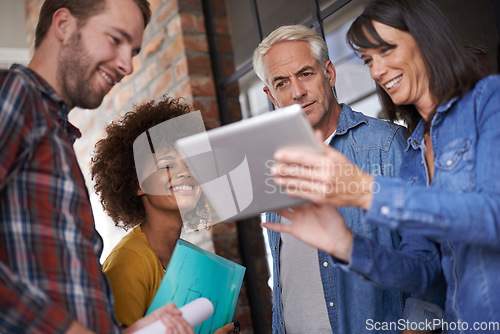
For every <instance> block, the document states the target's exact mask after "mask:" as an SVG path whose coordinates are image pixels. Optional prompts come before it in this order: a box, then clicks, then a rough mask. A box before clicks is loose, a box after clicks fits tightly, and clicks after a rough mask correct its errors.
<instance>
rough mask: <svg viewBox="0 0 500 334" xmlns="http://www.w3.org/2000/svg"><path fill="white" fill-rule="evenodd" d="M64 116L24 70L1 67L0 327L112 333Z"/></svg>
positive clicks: (108, 299)
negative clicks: (76, 325)
mask: <svg viewBox="0 0 500 334" xmlns="http://www.w3.org/2000/svg"><path fill="white" fill-rule="evenodd" d="M68 112H69V109H68V106H67V105H66V104H65V103H64V102H63V101H62V100H61V99H60V97H58V96H57V94H56V93H55V92H54V90H53V89H52V88H51V87H50V86H49V85H48V84H47V82H45V81H44V80H43V79H42V78H41V77H40V76H38V75H37V74H36V73H34V72H33V71H31V70H29V69H27V68H25V67H22V66H19V65H14V66H13V67H11V69H10V70H8V71H5V70H2V71H0V333H28V332H29V333H63V332H65V330H67V328H68V326H69V324H70V322H71V321H72V320H75V319H76V320H77V321H79V322H80V323H82V324H83V325H85V326H87V327H88V328H89V329H91V330H93V331H95V332H99V333H112V332H119V331H120V328H119V325H118V323H117V322H116V320H115V318H114V316H113V314H114V312H113V302H112V296H111V290H110V288H109V285H108V283H107V280H106V278H105V276H104V274H103V273H102V271H101V265H100V264H99V262H98V259H99V256H100V254H101V251H102V239H101V238H100V236H99V234H98V233H97V231H96V230H95V227H94V221H93V216H92V210H91V206H90V201H89V197H88V192H87V188H86V186H85V181H84V179H83V175H82V173H81V171H80V168H79V165H78V163H77V160H76V157H75V153H74V150H73V142H74V140H75V139H76V138H78V137H80V132H79V131H78V129H76V128H75V127H74V126H73V125H71V124H70V123H68V118H67V116H68Z"/></svg>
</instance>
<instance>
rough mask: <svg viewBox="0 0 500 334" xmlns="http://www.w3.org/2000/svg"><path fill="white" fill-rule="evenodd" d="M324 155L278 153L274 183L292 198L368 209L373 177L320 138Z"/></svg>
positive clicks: (281, 151) (272, 171)
mask: <svg viewBox="0 0 500 334" xmlns="http://www.w3.org/2000/svg"><path fill="white" fill-rule="evenodd" d="M318 141H320V144H321V147H322V153H314V152H310V151H305V150H298V149H294V148H286V149H281V150H278V151H277V152H276V153H275V155H274V159H275V161H276V164H275V165H273V166H272V168H271V173H272V174H273V175H274V177H275V179H274V182H275V183H276V184H277V185H279V186H282V187H283V188H284V189H285V191H286V193H287V194H288V195H290V196H294V197H301V198H304V199H307V200H309V201H311V202H313V203H329V204H331V205H333V206H335V207H340V206H356V207H359V208H362V209H365V210H367V209H369V208H370V206H371V203H372V196H373V195H372V192H373V187H374V180H373V176H372V175H371V174H368V173H364V172H363V171H362V170H361V169H359V168H358V167H357V166H356V165H355V164H353V163H352V162H351V161H349V160H348V159H347V158H346V157H345V156H344V155H343V154H342V153H340V152H339V151H336V150H335V149H333V148H332V147H330V146H328V145H325V144H324V143H323V142H322V141H321V139H319V138H318Z"/></svg>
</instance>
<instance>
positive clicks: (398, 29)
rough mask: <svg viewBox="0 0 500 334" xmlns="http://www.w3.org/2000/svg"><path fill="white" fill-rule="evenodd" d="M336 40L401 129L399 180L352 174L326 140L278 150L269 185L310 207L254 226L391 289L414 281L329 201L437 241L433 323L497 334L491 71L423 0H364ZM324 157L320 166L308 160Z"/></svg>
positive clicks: (499, 205) (497, 197) (498, 244)
mask: <svg viewBox="0 0 500 334" xmlns="http://www.w3.org/2000/svg"><path fill="white" fill-rule="evenodd" d="M347 40H348V42H349V43H350V45H351V46H352V47H353V48H354V49H355V50H356V51H358V52H359V54H360V56H361V58H362V59H363V60H364V62H365V63H366V64H367V66H368V67H369V68H370V72H371V76H372V78H373V79H374V80H375V82H376V83H377V90H378V93H379V96H380V99H381V101H382V104H383V109H384V110H385V111H386V112H387V113H388V116H389V118H391V119H397V118H399V119H402V120H404V121H405V122H406V123H407V125H408V127H409V128H410V130H411V131H413V133H412V135H411V136H410V138H409V139H408V148H407V150H408V155H407V157H406V158H405V160H404V161H403V164H402V166H401V173H400V174H401V178H402V179H400V180H398V179H386V178H384V177H373V176H371V175H368V174H366V173H363V172H362V171H359V170H357V169H356V167H355V166H353V165H352V164H351V163H350V162H349V161H348V160H347V159H346V158H345V157H344V156H342V155H341V154H340V153H339V152H337V151H335V150H333V149H331V148H328V147H326V146H325V147H324V154H323V155H315V154H311V153H306V152H297V151H296V150H282V151H280V152H277V153H276V156H275V158H276V161H278V162H279V164H278V165H276V166H275V167H274V168H273V171H274V173H275V175H276V183H277V184H280V185H284V186H286V187H287V189H292V191H291V192H290V194H291V195H293V196H300V197H304V198H306V199H309V200H311V201H312V202H314V203H315V204H314V206H315V207H316V212H315V213H312V212H311V210H303V208H297V209H296V210H294V212H280V213H281V214H283V215H284V216H287V217H289V218H290V219H291V220H292V222H293V224H292V225H290V226H287V225H273V224H267V223H266V224H264V225H265V226H266V227H267V228H269V229H271V230H274V231H278V232H288V233H292V234H293V235H295V236H296V237H298V238H300V239H302V240H304V241H305V242H308V243H310V244H312V245H313V246H316V247H318V248H320V249H323V250H325V251H327V252H329V253H330V254H332V255H334V256H335V258H336V259H337V260H340V261H343V262H345V263H346V265H345V267H346V269H348V270H350V271H353V272H357V273H359V274H361V275H363V276H364V277H366V278H367V279H369V280H372V281H373V282H375V283H378V284H382V285H385V286H391V287H395V288H401V289H413V288H415V286H418V285H419V284H426V281H425V280H421V279H420V277H419V273H418V272H417V271H416V270H414V269H413V268H409V267H401V266H399V263H398V262H397V259H396V257H394V256H392V257H391V251H390V250H386V249H380V247H376V245H372V244H368V243H366V242H365V240H363V239H361V238H359V236H356V235H354V234H353V233H352V231H350V230H349V229H347V227H346V226H345V224H344V223H343V221H342V218H341V216H340V215H338V213H337V212H336V210H335V209H334V208H335V207H339V206H356V207H359V208H362V209H364V210H366V213H365V219H366V220H367V221H368V222H370V223H374V224H378V225H380V226H385V227H388V228H391V229H401V230H405V231H409V232H412V233H418V234H420V235H424V236H426V237H428V238H429V239H431V240H433V241H435V242H437V243H439V245H440V249H441V264H442V269H443V273H444V276H445V278H446V283H447V291H446V294H447V300H446V319H444V320H443V321H442V324H441V325H442V328H443V330H448V332H449V333H483V332H484V333H500V264H499V263H500V221H499V219H500V129H499V127H500V76H497V75H492V76H488V77H486V78H481V71H480V68H479V67H478V66H476V64H475V63H474V60H473V59H472V57H471V56H469V55H468V54H467V52H466V51H465V49H464V48H463V46H462V45H461V43H460V41H459V39H458V38H457V37H456V36H455V35H454V33H453V32H452V30H451V28H450V27H449V24H448V23H447V20H446V18H445V17H444V15H443V14H442V13H440V12H439V10H438V9H437V8H436V7H435V6H434V5H433V4H432V3H431V1H429V0H419V1H415V0H375V1H373V2H372V3H371V4H370V5H369V6H368V7H367V8H366V9H365V11H364V12H363V13H362V14H361V15H360V16H359V17H358V18H357V19H356V20H355V21H354V23H353V24H352V26H351V28H350V29H349V32H348V34H347ZM324 164H328V166H329V167H330V168H311V166H325V165H324ZM353 170H355V172H353ZM332 171H333V172H332ZM339 184H347V185H349V187H338V186H336V185H339ZM345 188H347V189H348V191H345V192H338V191H333V190H335V189H345ZM293 189H295V191H293ZM410 251H411V250H410ZM388 268H392V269H394V268H398V270H388ZM426 288H427V286H422V287H420V290H425V289H426Z"/></svg>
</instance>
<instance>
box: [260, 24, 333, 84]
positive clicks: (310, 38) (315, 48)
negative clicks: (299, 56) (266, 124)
mask: <svg viewBox="0 0 500 334" xmlns="http://www.w3.org/2000/svg"><path fill="white" fill-rule="evenodd" d="M287 41H304V42H308V43H309V45H310V46H311V52H312V54H313V56H314V58H316V59H317V60H318V61H319V63H320V65H321V68H322V69H323V71H324V72H325V71H326V69H325V63H326V61H327V60H328V48H327V46H326V42H325V40H324V39H323V38H322V37H321V36H320V35H319V34H318V33H316V32H315V31H314V30H312V29H309V28H307V27H305V26H302V25H287V26H281V27H279V28H277V29H276V30H274V31H273V32H272V33H270V34H269V35H268V36H267V37H266V38H265V39H264V40H263V41H262V42H260V44H259V45H258V46H257V48H256V49H255V51H254V53H253V70H254V71H255V74H257V76H258V77H259V79H260V80H262V81H263V82H264V83H265V84H266V85H267V84H268V82H267V78H266V69H265V68H264V64H263V61H262V58H263V57H264V55H265V54H266V53H267V52H268V51H269V49H270V48H271V47H272V46H273V45H274V44H276V43H280V42H287Z"/></svg>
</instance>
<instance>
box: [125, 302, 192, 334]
mask: <svg viewBox="0 0 500 334" xmlns="http://www.w3.org/2000/svg"><path fill="white" fill-rule="evenodd" d="M157 320H161V322H162V323H163V325H164V326H165V327H166V330H165V332H166V333H169V334H194V330H193V328H192V327H191V326H190V325H189V324H188V323H187V321H186V320H184V318H182V313H181V311H179V309H178V308H177V307H176V306H175V304H174V303H168V304H167V305H164V306H162V307H160V308H158V309H157V310H155V311H154V312H152V313H151V314H149V315H147V316H145V317H144V318H141V319H139V320H137V321H136V322H135V323H134V324H132V326H130V327H128V328H127V329H125V330H124V331H123V333H135V332H136V331H138V330H140V329H141V328H144V327H146V326H148V325H150V324H152V323H153V322H155V321H157Z"/></svg>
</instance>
